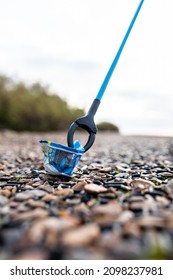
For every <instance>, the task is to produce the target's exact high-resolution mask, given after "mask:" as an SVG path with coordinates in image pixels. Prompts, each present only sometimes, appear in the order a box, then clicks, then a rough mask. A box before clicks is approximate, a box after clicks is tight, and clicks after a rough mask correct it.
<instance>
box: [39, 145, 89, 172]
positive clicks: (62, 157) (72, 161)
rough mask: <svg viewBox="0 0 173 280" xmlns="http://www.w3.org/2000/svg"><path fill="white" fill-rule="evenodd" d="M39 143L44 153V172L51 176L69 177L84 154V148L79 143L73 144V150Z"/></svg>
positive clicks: (62, 146)
mask: <svg viewBox="0 0 173 280" xmlns="http://www.w3.org/2000/svg"><path fill="white" fill-rule="evenodd" d="M40 143H41V146H42V150H43V153H44V159H43V164H44V168H45V170H46V171H47V172H48V173H49V174H51V175H65V176H71V175H72V173H73V171H74V168H75V167H76V165H77V163H78V161H79V160H80V158H81V156H82V154H83V153H84V148H83V147H82V146H81V144H80V143H79V141H78V140H76V141H75V142H74V148H71V147H68V146H64V145H61V144H56V143H54V142H51V141H47V140H41V141H40Z"/></svg>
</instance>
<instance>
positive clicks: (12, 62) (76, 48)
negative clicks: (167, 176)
mask: <svg viewBox="0 0 173 280" xmlns="http://www.w3.org/2000/svg"><path fill="white" fill-rule="evenodd" d="M139 2H140V0H49V1H47V0H0V73H1V74H6V75H9V76H10V77H13V78H14V79H17V80H20V79H22V80H24V81H26V82H35V81H40V82H42V83H43V84H45V85H49V86H50V88H51V90H53V91H56V92H58V93H59V94H60V95H61V96H62V97H65V98H66V100H67V101H68V102H69V103H70V104H72V105H75V106H80V107H82V108H84V109H85V110H87V109H88V108H89V106H90V104H91V103H92V100H93V99H94V98H95V96H96V94H97V92H98V90H99V88H100V86H101V83H102V81H103V79H104V77H105V74H106V72H107V70H108V68H109V66H110V64H111V62H112V60H113V58H114V56H115V54H116V52H117V50H118V48H119V45H120V43H121V41H122V39H123V37H124V35H125V32H126V30H127V28H128V26H129V23H130V21H131V19H132V17H133V14H134V12H135V10H136V8H137V6H138V5H139ZM172 13H173V1H172V0H145V1H144V4H143V6H142V9H141V11H140V13H139V16H138V18H137V21H136V23H135V25H134V27H133V29H132V32H131V34H130V37H129V39H128V41H127V43H126V45H125V48H124V50H123V53H122V55H121V57H120V60H119V62H118V65H117V67H116V69H115V72H114V74H113V76H112V78H111V80H110V83H109V85H108V88H107V90H106V92H105V94H104V97H103V99H102V103H101V105H100V107H99V109H98V112H97V115H96V118H95V120H96V122H98V121H105V120H106V121H111V122H114V123H115V124H117V125H118V126H119V127H120V129H121V132H122V133H123V134H156V135H159V134H161V135H173V112H172V111H173V110H172V107H173V40H172V34H173V31H172V29H173V15H172Z"/></svg>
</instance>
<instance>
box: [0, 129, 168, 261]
mask: <svg viewBox="0 0 173 280" xmlns="http://www.w3.org/2000/svg"><path fill="white" fill-rule="evenodd" d="M83 138H84V136H83V135H82V134H80V135H79V140H80V141H83ZM41 139H46V140H51V141H55V142H57V143H62V144H65V143H66V134H64V133H56V134H32V133H14V132H10V131H4V132H1V133H0V259H5V260H8V259H13V260H14V259H20V260H21V259H22V260H24V259H40V260H42V259H64V260H65V259H173V139H172V138H161V137H125V136H119V135H116V134H113V133H100V134H99V133H98V134H97V137H96V141H95V144H94V146H93V147H92V148H91V149H90V150H89V151H88V152H87V153H85V154H84V155H83V156H82V158H81V160H80V162H79V164H78V166H77V169H76V170H75V172H74V175H73V177H71V178H67V177H60V176H59V177H58V176H50V175H48V174H47V173H46V172H45V171H44V168H43V165H42V158H43V155H42V151H41V148H40V145H39V140H41Z"/></svg>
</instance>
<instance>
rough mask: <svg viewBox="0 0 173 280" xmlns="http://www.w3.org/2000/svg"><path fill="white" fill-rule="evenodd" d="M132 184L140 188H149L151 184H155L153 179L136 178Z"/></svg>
mask: <svg viewBox="0 0 173 280" xmlns="http://www.w3.org/2000/svg"><path fill="white" fill-rule="evenodd" d="M131 186H132V187H133V188H139V189H145V188H149V187H151V186H153V187H154V186H155V185H154V183H153V182H151V181H148V180H144V179H141V178H139V179H134V180H133V181H132V182H131Z"/></svg>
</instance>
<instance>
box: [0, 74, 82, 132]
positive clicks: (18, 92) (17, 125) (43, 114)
mask: <svg viewBox="0 0 173 280" xmlns="http://www.w3.org/2000/svg"><path fill="white" fill-rule="evenodd" d="M82 115H84V111H83V110H81V109H78V108H71V107H70V106H69V105H68V103H67V102H66V101H65V100H63V99H62V98H61V97H60V96H59V95H58V94H55V93H51V92H50V91H49V89H48V88H47V87H44V86H42V85H41V84H40V83H35V84H32V85H29V86H27V85H26V84H24V83H23V82H19V83H15V82H14V81H12V80H11V79H9V78H8V77H5V76H0V128H8V129H13V130H18V131H22V130H28V131H53V130H64V129H67V128H68V127H69V125H70V124H71V123H72V122H73V121H74V120H75V119H76V118H78V117H80V116H82Z"/></svg>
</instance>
